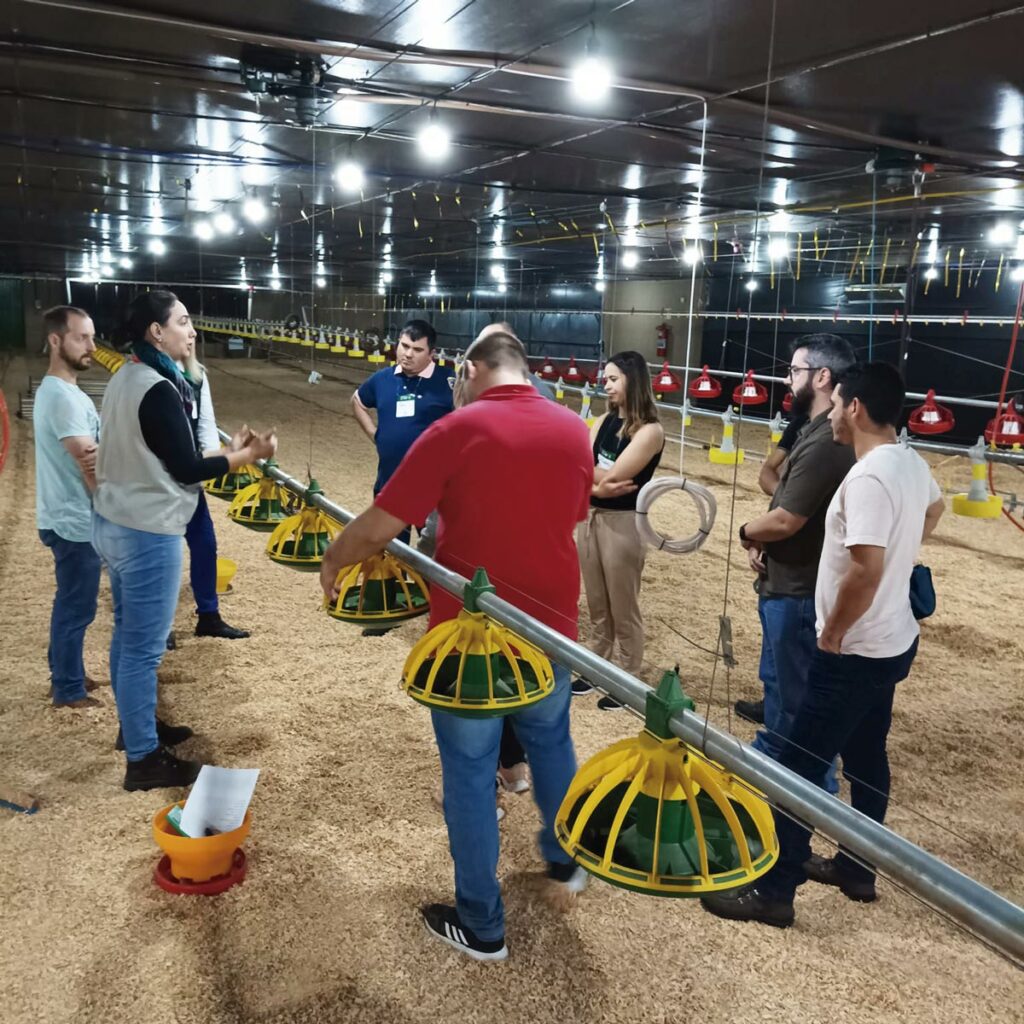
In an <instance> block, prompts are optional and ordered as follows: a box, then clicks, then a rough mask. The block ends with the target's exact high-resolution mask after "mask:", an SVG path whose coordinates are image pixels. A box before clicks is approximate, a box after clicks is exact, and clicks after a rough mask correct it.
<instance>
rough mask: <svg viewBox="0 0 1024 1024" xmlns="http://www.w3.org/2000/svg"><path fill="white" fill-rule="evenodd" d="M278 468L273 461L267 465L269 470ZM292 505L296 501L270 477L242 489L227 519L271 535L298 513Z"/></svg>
mask: <svg viewBox="0 0 1024 1024" xmlns="http://www.w3.org/2000/svg"><path fill="white" fill-rule="evenodd" d="M276 465H277V463H276V462H275V461H274V460H273V459H267V461H266V463H265V466H266V468H268V469H269V468H271V467H273V466H276ZM291 501H294V499H293V498H292V496H291V495H290V494H289V492H288V491H287V490H286V489H285V488H284V487H282V486H281V485H280V484H279V483H278V482H277V481H276V480H274V479H273V478H272V477H271V476H269V475H266V476H264V477H263V479H261V480H258V481H257V482H256V483H254V484H250V485H249V486H248V487H244V488H242V490H240V491H239V492H238V493H237V494H236V495H235V497H234V500H233V501H232V502H231V507H230V508H229V509H228V515H229V516H230V517H231V518H232V519H233V520H234V521H235V522H236V523H240V524H241V525H242V526H247V527H249V529H250V530H259V531H261V532H263V533H269V532H270V531H271V530H276V529H277V526H278V524H279V523H281V522H283V521H284V520H285V519H287V518H288V517H289V516H290V515H293V514H294V512H295V511H296V509H295V508H292V507H290V506H289V502H291Z"/></svg>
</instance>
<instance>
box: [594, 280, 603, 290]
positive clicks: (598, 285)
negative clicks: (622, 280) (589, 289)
mask: <svg viewBox="0 0 1024 1024" xmlns="http://www.w3.org/2000/svg"><path fill="white" fill-rule="evenodd" d="M594 287H595V288H596V289H597V290H598V291H599V292H603V291H604V281H595V282H594Z"/></svg>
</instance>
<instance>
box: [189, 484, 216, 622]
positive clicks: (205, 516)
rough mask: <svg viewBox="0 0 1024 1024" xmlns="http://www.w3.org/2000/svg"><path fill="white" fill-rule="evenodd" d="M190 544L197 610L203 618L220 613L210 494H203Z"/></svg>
mask: <svg viewBox="0 0 1024 1024" xmlns="http://www.w3.org/2000/svg"><path fill="white" fill-rule="evenodd" d="M185 540H186V541H188V575H189V582H190V583H191V584H192V596H193V597H194V598H195V599H196V611H197V612H199V614H200V615H204V614H209V613H214V612H217V611H219V610H220V602H219V601H218V600H217V534H216V533H214V530H213V520H212V519H211V518H210V508H209V506H208V505H207V504H206V495H205V494H203V492H202V491H200V492H199V502H198V504H197V505H196V510H195V513H194V514H193V516H192V518H191V519H190V520H189V522H188V526H186V527H185Z"/></svg>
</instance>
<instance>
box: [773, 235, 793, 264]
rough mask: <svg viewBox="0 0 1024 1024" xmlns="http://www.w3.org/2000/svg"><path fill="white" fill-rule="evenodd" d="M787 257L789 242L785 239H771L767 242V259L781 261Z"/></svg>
mask: <svg viewBox="0 0 1024 1024" xmlns="http://www.w3.org/2000/svg"><path fill="white" fill-rule="evenodd" d="M788 255H789V241H788V239H785V238H772V239H770V240H769V242H768V259H770V260H783V259H785V258H786V257H787V256H788Z"/></svg>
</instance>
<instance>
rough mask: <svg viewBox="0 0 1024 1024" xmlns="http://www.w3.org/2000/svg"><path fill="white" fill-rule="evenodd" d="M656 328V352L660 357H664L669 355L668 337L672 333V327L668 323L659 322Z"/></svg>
mask: <svg viewBox="0 0 1024 1024" xmlns="http://www.w3.org/2000/svg"><path fill="white" fill-rule="evenodd" d="M655 330H656V331H657V334H658V340H657V343H656V344H655V346H654V352H655V354H656V355H657V357H658V358H659V359H664V358H665V356H667V355H668V339H669V337H670V336H671V334H672V328H671V327H669V325H668V324H658V326H657V327H656V328H655Z"/></svg>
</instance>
